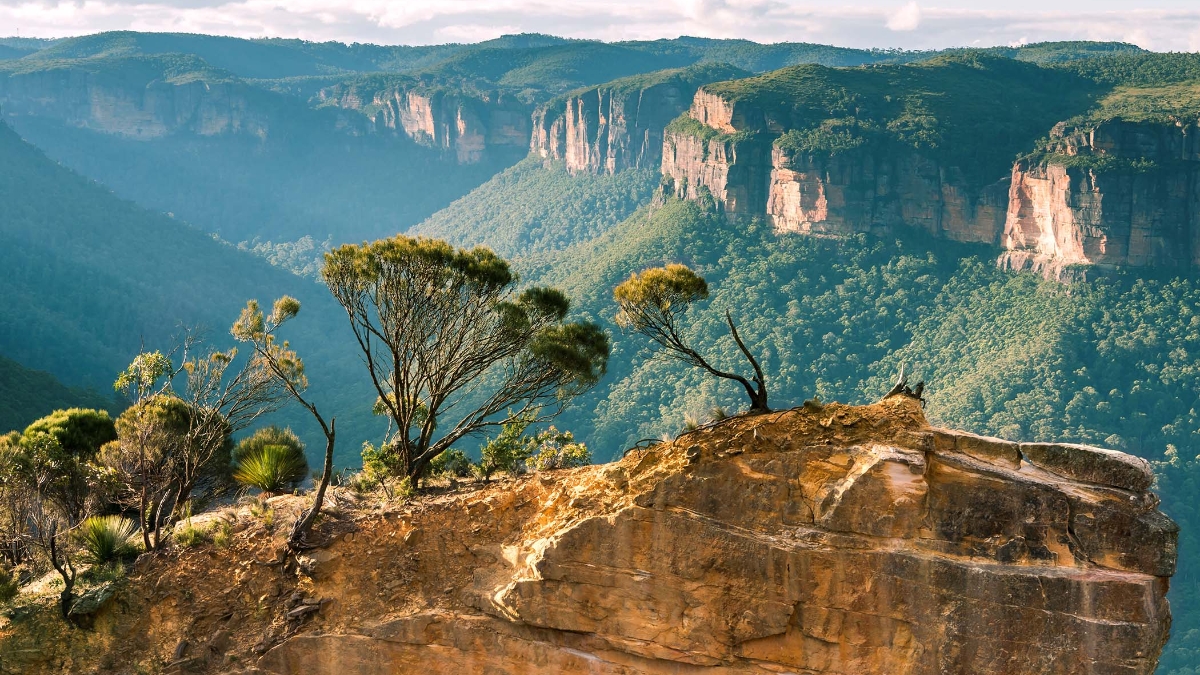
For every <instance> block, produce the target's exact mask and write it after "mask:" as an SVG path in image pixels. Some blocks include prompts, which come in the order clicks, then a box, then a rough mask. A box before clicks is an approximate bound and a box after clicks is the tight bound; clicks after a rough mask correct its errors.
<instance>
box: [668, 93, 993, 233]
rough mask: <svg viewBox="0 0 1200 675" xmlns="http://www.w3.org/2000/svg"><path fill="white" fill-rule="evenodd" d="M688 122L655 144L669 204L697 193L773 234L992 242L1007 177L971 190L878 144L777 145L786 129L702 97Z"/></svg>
mask: <svg viewBox="0 0 1200 675" xmlns="http://www.w3.org/2000/svg"><path fill="white" fill-rule="evenodd" d="M687 116H688V118H690V121H688V120H682V121H681V122H682V123H680V122H677V123H675V124H673V125H672V126H671V130H670V131H669V132H668V134H667V138H666V140H665V142H664V146H663V165H662V172H663V175H664V176H666V177H667V178H668V180H669V183H670V184H671V185H673V186H674V189H675V193H676V195H677V196H680V197H684V198H692V199H695V198H696V197H697V195H698V194H699V188H700V187H701V186H703V187H704V188H707V190H708V191H709V192H710V193H711V194H712V195H713V198H714V199H715V200H716V203H717V205H718V206H719V207H720V208H721V209H722V210H723V211H724V212H725V213H727V214H730V215H736V216H763V217H766V218H768V219H769V220H770V221H771V222H772V223H773V224H774V226H775V228H776V230H778V231H781V232H804V233H814V234H834V235H847V234H854V233H859V232H870V233H874V234H877V235H891V234H896V233H900V232H903V231H904V230H905V229H908V228H913V229H919V230H923V231H925V232H927V233H929V234H931V235H934V236H937V237H942V238H946V239H951V240H955V241H967V242H981V243H989V244H994V243H997V241H998V240H999V236H1000V232H1001V230H1002V229H1003V226H1004V220H1005V213H1006V207H1007V193H1008V185H1007V179H1001V180H998V181H996V182H994V183H992V184H988V185H977V184H975V183H973V182H972V181H970V180H968V179H967V178H966V177H965V176H964V172H963V170H962V169H961V168H960V167H957V166H954V165H945V164H943V163H941V162H939V161H938V160H937V159H935V158H934V157H932V156H930V155H928V154H923V153H920V152H918V151H916V150H914V149H912V148H903V147H899V146H896V145H894V144H889V143H886V142H883V141H879V140H877V139H876V140H874V141H872V142H869V143H866V144H864V145H863V146H862V147H859V148H855V149H852V150H849V151H839V152H813V151H804V150H800V149H796V148H791V147H788V145H787V144H786V143H782V142H781V141H782V140H784V139H781V138H780V136H781V134H782V133H783V132H784V131H786V130H787V126H788V124H789V123H790V122H788V121H787V120H783V119H781V117H780V116H778V115H776V116H772V115H770V114H768V113H767V112H764V111H763V110H760V109H758V108H756V107H754V106H752V105H749V104H747V103H745V102H744V101H741V100H734V101H730V100H726V99H725V98H722V97H721V96H718V95H716V94H713V93H710V92H708V91H705V90H704V89H700V90H699V91H697V93H696V96H695V99H694V100H693V102H692V105H691V107H690V109H689V110H688V113H687ZM747 132H752V133H747Z"/></svg>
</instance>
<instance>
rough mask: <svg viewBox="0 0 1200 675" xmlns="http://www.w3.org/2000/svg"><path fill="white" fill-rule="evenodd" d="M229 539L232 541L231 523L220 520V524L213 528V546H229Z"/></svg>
mask: <svg viewBox="0 0 1200 675" xmlns="http://www.w3.org/2000/svg"><path fill="white" fill-rule="evenodd" d="M231 541H233V524H232V523H229V522H226V521H222V522H221V524H220V525H217V527H216V529H215V530H213V533H212V543H213V546H216V547H217V548H227V547H228V546H229V542H231Z"/></svg>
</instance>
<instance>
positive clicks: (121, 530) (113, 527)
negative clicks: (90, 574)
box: [75, 516, 138, 565]
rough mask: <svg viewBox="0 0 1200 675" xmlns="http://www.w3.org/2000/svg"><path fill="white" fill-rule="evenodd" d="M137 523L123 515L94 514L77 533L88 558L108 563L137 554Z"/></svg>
mask: <svg viewBox="0 0 1200 675" xmlns="http://www.w3.org/2000/svg"><path fill="white" fill-rule="evenodd" d="M136 528H137V524H136V523H134V522H133V521H132V520H130V519H128V518H125V517H123V516H92V517H90V518H88V519H86V520H84V521H83V522H82V523H81V524H80V525H79V530H78V531H77V533H76V535H75V536H76V538H77V539H78V541H79V543H80V545H81V546H82V547H83V550H84V554H85V557H86V559H87V560H88V561H89V562H91V563H92V564H94V565H107V564H109V563H114V562H119V561H121V560H124V559H126V558H130V557H132V556H135V555H137V553H138V547H137V543H136V538H137V533H136Z"/></svg>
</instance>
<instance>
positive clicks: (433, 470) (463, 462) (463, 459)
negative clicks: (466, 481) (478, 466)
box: [429, 448, 471, 478]
mask: <svg viewBox="0 0 1200 675" xmlns="http://www.w3.org/2000/svg"><path fill="white" fill-rule="evenodd" d="M429 474H430V475H431V476H453V477H455V478H465V477H467V476H469V475H471V460H470V459H469V458H468V457H467V453H465V452H463V451H462V450H457V449H455V448H451V449H449V450H447V451H445V452H443V453H442V454H440V455H438V456H437V457H434V458H433V461H431V462H429Z"/></svg>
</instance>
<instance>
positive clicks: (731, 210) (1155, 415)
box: [0, 32, 1200, 675]
mask: <svg viewBox="0 0 1200 675" xmlns="http://www.w3.org/2000/svg"><path fill="white" fill-rule="evenodd" d="M0 116H2V120H3V122H2V123H0V206H2V207H3V210H2V211H0V265H2V266H3V269H4V270H5V272H6V273H5V274H4V275H2V276H0V298H3V299H2V300H0V309H2V311H0V357H4V358H3V360H0V392H7V393H6V400H7V401H10V403H8V405H7V407H5V408H0V421H2V422H3V423H4V424H5V425H7V426H9V427H13V428H19V427H20V426H21V425H22V424H26V423H28V422H29V421H31V420H32V419H34V418H36V417H37V416H40V415H42V414H45V413H46V412H49V410H50V409H52V408H54V407H64V406H70V405H88V406H107V407H108V408H109V409H110V410H113V411H114V412H115V411H117V410H119V408H120V406H121V402H120V401H116V400H113V399H112V397H111V396H109V395H108V394H107V393H96V392H108V391H110V385H111V382H112V380H113V378H114V377H115V375H116V373H117V372H118V371H119V370H120V369H121V368H122V367H124V366H125V365H126V364H127V363H128V361H129V359H130V358H132V356H133V355H134V354H136V353H137V351H138V350H139V349H140V348H142V347H143V346H147V347H150V348H164V349H165V348H167V347H169V345H170V343H171V341H172V338H173V336H174V335H175V334H176V333H177V331H178V330H179V327H180V326H181V325H193V326H195V325H203V326H206V327H208V328H209V329H210V331H209V334H210V337H211V339H212V340H213V342H214V343H215V344H224V342H225V341H226V340H225V338H224V337H223V335H224V331H225V327H226V326H227V325H228V324H229V323H230V322H232V320H233V319H234V318H235V317H236V314H237V311H238V309H239V308H240V307H241V306H242V305H243V304H244V302H245V301H246V300H247V299H249V298H258V299H260V300H264V301H267V300H270V299H271V298H273V297H276V296H278V295H280V294H283V293H289V294H292V295H295V296H296V297H298V298H299V299H300V300H301V301H302V303H303V305H304V311H303V312H302V313H301V315H300V318H299V319H297V321H296V324H295V335H294V336H292V337H291V339H292V343H293V345H294V346H295V347H296V348H297V349H298V350H300V352H301V354H302V355H303V356H305V357H306V361H307V363H308V365H309V371H310V375H311V377H312V384H313V387H312V390H313V393H314V396H315V397H317V398H318V399H319V400H320V401H321V402H322V403H321V404H322V407H323V409H325V408H328V409H330V410H331V411H334V412H335V413H336V414H337V415H338V416H339V437H340V440H339V443H340V445H339V452H338V462H339V464H340V465H353V464H354V463H355V462H356V461H357V459H358V454H357V453H358V444H359V443H361V442H362V441H364V440H368V439H373V438H374V437H375V436H376V435H377V434H378V433H379V425H378V424H376V422H375V420H372V419H371V417H370V414H369V409H370V403H371V401H372V400H373V395H372V394H371V389H370V386H369V384H368V383H366V382H364V379H363V378H364V377H365V375H366V373H365V369H363V368H362V366H361V365H360V363H359V361H358V358H357V356H356V355H355V348H354V344H353V338H352V337H351V336H350V334H349V332H348V331H346V325H345V324H346V321H345V318H344V315H343V314H342V312H341V309H340V308H339V307H338V306H337V305H336V304H335V303H334V302H333V301H332V298H330V297H329V294H328V292H327V291H325V289H324V288H323V287H322V286H321V285H320V284H319V283H318V282H317V281H316V279H314V276H315V271H316V270H317V269H318V268H319V261H320V256H321V254H322V253H323V251H325V250H327V249H328V247H330V246H334V245H338V244H341V243H346V242H358V241H362V240H366V239H374V238H379V237H383V236H389V235H392V234H395V233H399V232H407V233H411V234H423V235H428V236H434V237H438V238H442V239H446V240H449V241H451V242H453V243H455V244H458V245H462V246H474V245H481V244H482V245H487V246H490V247H492V248H494V249H495V250H496V251H497V252H499V253H500V254H501V255H503V256H505V257H507V258H509V259H511V260H512V261H513V262H514V264H515V266H516V268H517V269H518V270H519V271H520V273H521V274H522V276H523V278H524V280H525V281H526V282H539V283H552V284H554V285H557V286H559V287H561V288H563V289H564V290H566V291H567V292H568V294H569V295H570V296H571V297H572V298H573V300H574V305H573V306H574V312H575V313H576V314H577V315H578V316H580V317H586V318H590V319H593V320H596V321H598V322H600V323H601V324H602V325H604V326H605V327H606V328H607V329H609V330H610V332H611V335H612V336H613V339H614V352H613V356H612V360H611V362H610V367H609V372H608V375H607V376H606V378H605V379H604V380H603V381H602V382H601V384H600V386H598V387H597V388H596V389H594V390H593V391H591V392H590V393H588V394H587V395H586V396H585V397H584V398H583V399H582V400H581V401H579V402H578V404H577V405H575V406H574V407H573V408H571V409H570V410H568V411H567V412H566V413H565V414H564V415H563V417H562V418H561V419H560V420H559V421H558V422H556V423H557V424H558V425H559V426H560V427H565V428H569V429H572V430H573V431H574V432H575V434H576V436H577V437H578V438H580V439H581V440H584V441H586V442H587V443H588V444H589V446H590V447H591V448H592V449H593V452H594V454H595V455H596V457H597V458H598V459H600V460H606V459H609V458H612V457H616V456H619V455H620V453H621V452H622V451H623V450H625V449H626V448H628V447H630V446H632V445H633V444H635V443H638V442H639V441H642V440H643V439H647V438H658V437H661V436H662V435H663V434H674V433H677V432H679V431H680V430H681V429H682V428H684V427H685V426H686V425H688V424H694V423H697V422H703V421H704V420H705V419H706V418H708V417H711V416H712V415H713V414H714V409H718V408H720V409H725V410H734V409H736V408H737V407H738V406H739V405H740V404H741V401H740V400H739V397H740V395H741V394H740V392H739V391H738V390H737V389H735V388H733V387H726V386H725V385H721V384H717V383H716V382H715V381H712V380H710V379H706V378H704V377H701V376H700V374H698V373H695V372H691V371H688V370H686V369H683V368H682V367H680V366H679V365H678V364H676V363H673V362H668V361H664V360H662V359H656V358H652V355H651V354H650V353H649V350H648V345H647V344H646V343H645V342H644V341H641V340H639V339H637V338H635V337H630V336H627V335H624V334H623V333H621V331H620V330H619V329H618V328H617V326H616V325H615V323H614V321H613V319H614V316H615V312H616V308H615V306H614V305H613V303H612V301H611V289H612V287H613V286H614V285H615V284H617V283H619V282H620V281H621V280H623V279H624V278H626V277H627V276H628V275H629V274H630V273H631V272H634V271H639V270H641V269H644V268H646V267H649V266H653V265H660V264H663V263H667V262H684V263H687V264H688V265H690V266H691V267H692V268H693V269H695V270H697V271H698V272H700V273H701V274H703V275H704V276H705V278H706V279H707V280H708V282H709V284H710V289H711V291H712V295H711V299H710V300H709V303H708V304H707V305H705V306H702V307H698V308H697V309H696V310H695V314H694V316H692V317H690V318H691V321H690V323H689V327H688V333H687V334H688V337H689V339H691V340H693V341H694V343H695V344H697V345H698V348H700V349H701V350H702V351H704V352H705V353H706V354H709V355H710V356H711V358H712V360H713V361H714V362H715V363H717V364H720V365H721V366H723V367H727V368H737V367H738V365H737V364H738V362H737V359H736V358H735V356H736V352H735V349H734V346H733V343H732V341H731V340H730V339H729V338H728V337H727V336H726V333H725V330H724V326H723V312H724V311H725V310H729V311H730V313H731V316H732V317H733V318H734V320H736V321H737V322H738V326H739V330H740V331H741V332H742V334H743V335H744V336H745V337H746V339H747V343H748V344H749V345H751V347H752V349H754V350H755V351H756V353H757V354H758V355H759V356H760V358H761V360H762V362H763V365H764V367H765V369H766V371H767V373H768V378H769V384H770V387H771V395H772V399H773V403H774V405H776V406H777V407H780V408H782V407H786V406H792V405H799V404H800V403H801V402H802V401H804V400H806V399H810V398H814V397H817V398H819V399H821V400H825V401H828V400H839V401H846V402H864V401H870V400H874V399H876V398H878V397H879V396H880V395H882V394H883V393H884V392H886V391H887V390H888V389H889V388H890V387H891V385H892V382H893V380H894V379H895V377H896V374H897V372H899V371H900V370H901V369H902V368H904V367H907V368H908V369H910V370H912V371H915V372H916V374H917V376H918V377H922V378H924V379H925V381H926V382H927V384H928V389H927V394H926V397H927V399H928V402H927V408H926V411H927V414H928V415H929V417H930V418H931V419H932V420H934V421H936V422H938V423H941V424H945V425H947V426H955V427H959V428H966V429H970V430H972V431H976V432H980V433H987V434H992V435H996V436H1001V437H1005V438H1010V439H1012V440H1031V439H1037V440H1042V441H1050V440H1053V441H1073V442H1086V443H1092V444H1098V445H1105V446H1108V447H1114V448H1118V449H1122V450H1124V451H1126V452H1131V453H1134V454H1137V455H1140V456H1142V457H1144V458H1146V459H1148V460H1151V461H1152V462H1155V466H1156V469H1157V470H1158V472H1159V486H1158V489H1159V492H1160V493H1161V495H1162V498H1163V508H1164V510H1165V511H1166V512H1167V513H1168V514H1170V515H1171V516H1172V517H1174V518H1175V519H1176V520H1178V521H1179V522H1180V523H1181V524H1182V525H1183V530H1182V532H1181V536H1180V567H1179V572H1178V574H1177V575H1176V577H1175V579H1174V584H1175V587H1174V589H1173V591H1172V595H1171V599H1172V602H1173V604H1174V608H1175V610H1174V611H1175V616H1176V623H1175V626H1176V627H1175V635H1176V638H1175V639H1174V640H1173V641H1172V643H1171V645H1170V646H1169V647H1168V651H1167V653H1166V654H1165V656H1164V659H1163V665H1162V666H1161V669H1160V670H1161V672H1163V673H1169V674H1170V675H1190V674H1191V673H1194V672H1195V670H1194V666H1192V665H1190V664H1193V663H1195V662H1196V657H1195V655H1196V654H1197V653H1198V650H1200V612H1196V611H1194V610H1193V609H1191V608H1192V607H1195V606H1197V605H1196V603H1195V602H1194V600H1195V599H1196V598H1197V596H1198V594H1200V588H1198V587H1197V585H1196V584H1197V581H1196V580H1197V576H1196V575H1197V569H1198V568H1197V563H1200V542H1198V541H1197V540H1196V538H1195V537H1194V535H1192V534H1191V531H1190V529H1189V527H1188V525H1189V524H1190V523H1197V522H1200V514H1198V513H1196V506H1195V505H1194V503H1193V502H1194V500H1193V499H1192V498H1191V495H1193V494H1194V491H1195V488H1196V478H1195V477H1196V475H1197V473H1196V470H1197V460H1196V456H1197V454H1198V453H1200V378H1198V377H1197V375H1198V374H1200V313H1198V311H1200V310H1197V307H1200V284H1198V283H1197V278H1196V271H1197V268H1198V267H1200V142H1197V140H1196V139H1197V136H1198V135H1200V55H1197V54H1156V53H1151V52H1146V51H1144V50H1141V49H1138V48H1137V47H1134V46H1132V45H1126V44H1120V43H1077V42H1070V43H1046V44H1038V45H1026V46H1023V47H998V48H989V49H955V50H945V51H942V52H936V53H935V52H902V51H889V50H854V49H843V48H837V47H829V46H823V45H811V44H801V43H795V44H773V45H762V44H756V43H753V42H748V41H740V40H710V39H701V38H686V37H685V38H678V39H674V40H656V41H635V42H622V43H601V42H595V41H582V40H567V39H562V38H557V37H553V36H545V35H514V36H506V37H503V38H499V39H497V40H492V41H489V42H484V43H478V44H448V45H434V46H421V47H408V46H378V45H364V44H352V45H345V44H340V43H309V42H303V41H298V40H279V39H264V40H240V39H234V38H222V37H214V36H204V35H184V34H145V33H127V32H123V33H103V34H99V35H92V36H85V37H80V38H68V39H62V40H52V41H51V40H46V41H39V40H28V39H3V40H0ZM89 389H90V391H88V390H89ZM284 415H285V417H284V418H283V419H284V420H285V421H287V422H288V423H291V424H294V425H295V426H296V428H297V430H298V431H301V432H303V433H302V435H306V438H311V436H312V432H313V429H311V428H310V427H308V426H306V423H305V422H304V420H303V418H302V417H300V416H299V415H292V414H290V413H284ZM289 415H291V416H289ZM315 445H317V444H316V443H315V442H314V446H315ZM464 449H465V450H467V451H469V452H470V451H474V450H475V448H474V447H470V446H468V447H465V448H464Z"/></svg>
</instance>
